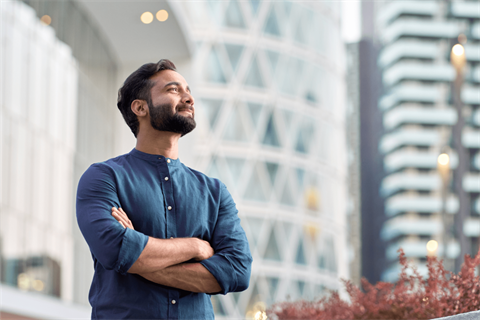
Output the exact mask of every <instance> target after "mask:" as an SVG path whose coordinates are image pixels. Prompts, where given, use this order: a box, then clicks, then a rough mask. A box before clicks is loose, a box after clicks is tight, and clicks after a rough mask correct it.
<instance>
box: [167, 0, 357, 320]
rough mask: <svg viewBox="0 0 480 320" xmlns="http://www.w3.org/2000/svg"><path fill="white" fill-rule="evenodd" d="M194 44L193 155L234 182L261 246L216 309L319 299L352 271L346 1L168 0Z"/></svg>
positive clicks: (245, 311) (243, 310)
mask: <svg viewBox="0 0 480 320" xmlns="http://www.w3.org/2000/svg"><path fill="white" fill-rule="evenodd" d="M171 5H172V6H177V9H178V10H176V12H183V13H184V14H186V16H187V17H186V18H185V19H184V21H186V23H188V27H187V29H188V30H189V33H190V35H191V37H192V39H193V41H194V42H195V43H196V52H195V55H194V58H193V61H192V66H193V77H194V79H193V80H194V82H195V89H194V90H195V98H196V106H197V107H196V113H197V115H198V122H199V126H198V127H197V128H198V129H197V130H198V131H197V133H196V134H197V135H199V136H200V138H199V139H198V141H197V143H196V145H195V148H194V149H193V152H194V153H195V155H196V157H197V163H196V166H197V168H198V169H199V170H201V171H203V172H206V173H207V174H208V175H210V176H213V177H217V178H219V179H221V180H222V181H223V182H224V183H225V184H226V185H227V187H228V188H229V190H230V192H231V193H232V195H233V197H234V199H235V201H236V202H237V206H238V209H239V215H240V217H241V220H242V224H243V226H244V229H245V231H246V233H247V236H248V238H249V243H250V247H251V250H252V254H253V256H254V267H253V272H252V278H251V283H250V287H249V289H248V290H247V291H246V292H243V293H234V294H229V295H227V296H212V301H213V304H214V307H215V309H216V314H217V315H219V316H222V315H224V316H237V317H242V316H245V315H247V316H249V315H250V316H251V315H252V314H254V312H255V311H258V310H259V309H262V308H264V307H265V306H267V305H270V304H272V303H273V302H275V301H284V300H286V299H313V298H314V297H319V296H320V295H322V293H323V292H324V290H325V289H338V288H339V282H338V277H339V276H341V277H348V271H347V268H348V266H347V261H346V258H345V257H346V238H345V237H346V235H345V228H346V227H345V211H346V208H345V206H346V205H345V203H346V156H345V131H344V130H345V128H344V126H345V123H344V112H345V107H344V101H343V94H344V91H345V83H344V76H345V74H344V70H343V68H344V67H343V59H344V58H343V57H344V49H343V46H342V42H341V38H340V27H339V12H338V11H339V6H338V5H336V4H327V3H312V2H310V3H306V2H302V3H297V2H289V1H282V2H273V1H237V0H231V1H221V2H220V1H201V2H179V3H175V2H174V1H171Z"/></svg>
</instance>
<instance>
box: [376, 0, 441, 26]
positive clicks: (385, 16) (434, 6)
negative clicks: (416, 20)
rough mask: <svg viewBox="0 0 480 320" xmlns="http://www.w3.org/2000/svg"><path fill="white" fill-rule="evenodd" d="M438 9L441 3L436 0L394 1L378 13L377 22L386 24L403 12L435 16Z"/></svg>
mask: <svg viewBox="0 0 480 320" xmlns="http://www.w3.org/2000/svg"><path fill="white" fill-rule="evenodd" d="M438 10H439V4H438V3H437V2H435V1H421V2H418V1H392V2H391V3H390V4H388V5H386V6H384V7H383V8H382V10H381V11H380V12H379V13H378V16H377V22H378V23H379V24H380V25H383V26H385V25H387V24H388V23H389V22H390V21H392V20H393V19H395V18H397V17H398V16H400V15H402V14H409V15H419V16H433V15H435V14H436V13H437V12H438Z"/></svg>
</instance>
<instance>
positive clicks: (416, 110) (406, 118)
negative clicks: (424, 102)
mask: <svg viewBox="0 0 480 320" xmlns="http://www.w3.org/2000/svg"><path fill="white" fill-rule="evenodd" d="M456 122H457V111H456V110H455V109H453V108H448V109H438V108H422V107H412V106H399V107H397V108H395V109H393V110H390V111H387V112H385V113H384V115H383V125H384V126H385V129H387V130H392V129H394V128H396V127H397V126H399V125H401V124H404V123H412V124H427V125H450V126H451V125H454V124H455V123H456Z"/></svg>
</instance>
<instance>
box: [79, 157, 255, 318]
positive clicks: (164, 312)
mask: <svg viewBox="0 0 480 320" xmlns="http://www.w3.org/2000/svg"><path fill="white" fill-rule="evenodd" d="M112 207H117V208H118V207H121V208H123V209H124V211H125V212H126V213H127V215H128V217H129V218H130V220H131V221H132V224H133V226H134V228H135V230H132V229H129V228H126V229H124V228H123V227H122V226H121V225H120V223H119V222H117V221H116V220H115V218H113V216H112V215H111V208H112ZM76 209H77V221H78V225H79V227H80V230H81V232H82V234H83V236H84V238H85V240H86V241H87V244H88V245H89V247H90V251H91V253H92V257H93V262H94V269H95V273H94V277H93V281H92V285H91V288H90V294H89V301H90V304H91V305H92V319H213V318H214V313H213V308H212V303H211V301H210V295H209V294H205V293H193V292H188V291H184V290H180V289H176V288H171V287H166V286H163V285H159V284H156V283H153V282H150V281H148V280H146V279H144V278H143V277H141V276H139V275H137V274H130V273H127V271H128V270H129V269H130V267H131V266H132V265H133V263H134V262H135V261H136V260H137V258H138V257H139V256H140V253H141V252H142V250H143V249H144V247H145V245H146V244H147V240H148V237H153V238H158V239H169V238H179V237H180V238H186V237H196V238H199V239H203V240H206V241H208V242H209V243H210V245H211V246H212V248H213V249H214V252H215V254H214V255H213V256H212V257H210V258H209V259H206V260H203V261H201V262H200V263H201V264H202V265H203V266H204V267H205V268H206V269H207V270H208V271H209V272H210V273H211V274H212V275H213V276H214V277H215V278H216V279H217V281H218V283H219V285H220V287H221V292H219V293H220V294H226V293H228V292H238V291H242V290H245V289H246V288H247V287H248V283H249V279H250V271H251V263H252V257H251V254H250V249H249V246H248V242H247V239H246V236H245V232H244V230H243V229H242V227H241V226H240V219H239V218H238V215H237V209H236V206H235V203H234V201H233V199H232V197H231V195H230V193H229V192H228V190H227V188H226V187H225V185H224V184H223V183H222V182H220V181H219V180H217V179H213V178H209V177H207V176H206V175H204V174H202V173H200V172H198V171H195V170H193V169H190V168H188V167H186V166H185V165H184V164H182V163H181V162H180V160H178V159H177V160H175V159H167V158H165V157H163V156H159V155H152V154H147V153H143V152H140V151H138V150H136V149H133V150H132V151H131V152H130V153H128V154H125V155H122V156H119V157H117V158H113V159H110V160H108V161H105V162H101V163H96V164H93V165H92V166H90V167H89V168H88V169H87V171H86V172H85V173H84V174H83V176H82V177H81V179H80V182H79V185H78V189H77V206H76ZM192 262H193V261H192Z"/></svg>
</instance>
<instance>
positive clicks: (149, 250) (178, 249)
mask: <svg viewBox="0 0 480 320" xmlns="http://www.w3.org/2000/svg"><path fill="white" fill-rule="evenodd" d="M197 240H198V239H195V238H178V239H155V238H151V237H150V238H149V239H148V243H147V245H146V246H145V248H144V249H143V251H142V253H141V254H140V256H139V257H138V259H137V261H135V263H134V264H133V265H132V267H131V268H130V269H129V270H128V272H129V273H136V274H141V273H150V272H154V271H158V270H162V269H165V268H167V267H170V266H173V265H177V264H179V263H182V262H185V261H188V260H191V259H194V258H196V255H197V253H198V250H197V246H196V244H195V242H196V241H197Z"/></svg>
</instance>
